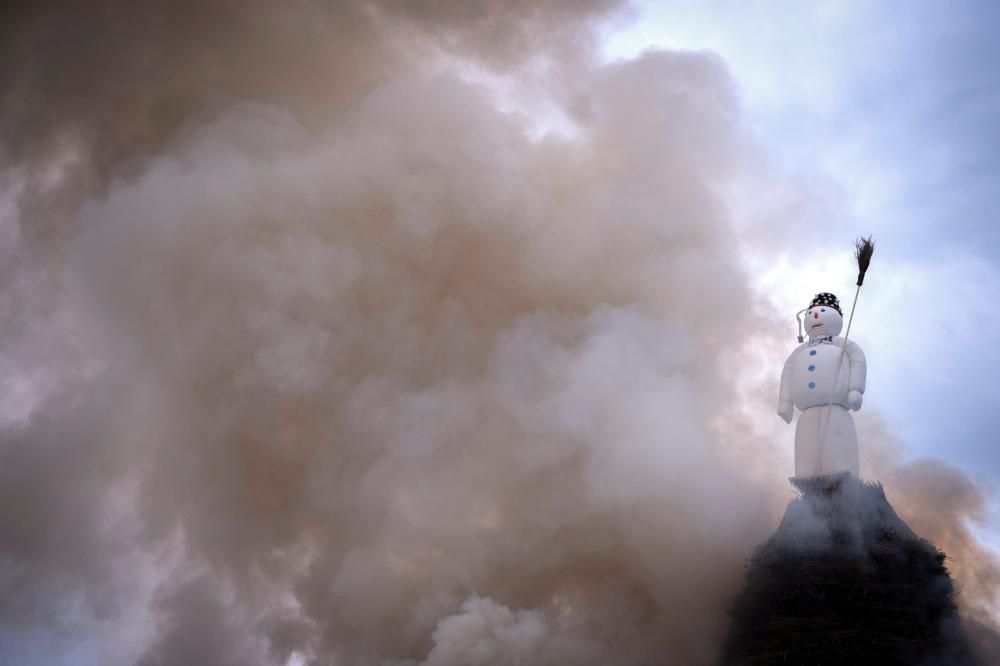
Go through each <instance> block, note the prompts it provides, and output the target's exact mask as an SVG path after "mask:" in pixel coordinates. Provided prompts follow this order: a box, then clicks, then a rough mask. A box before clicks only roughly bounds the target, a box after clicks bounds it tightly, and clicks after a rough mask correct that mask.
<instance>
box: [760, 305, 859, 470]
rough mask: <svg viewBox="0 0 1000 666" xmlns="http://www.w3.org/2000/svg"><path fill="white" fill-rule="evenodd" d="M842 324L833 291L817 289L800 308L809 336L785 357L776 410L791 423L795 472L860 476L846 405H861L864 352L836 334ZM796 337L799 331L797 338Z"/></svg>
mask: <svg viewBox="0 0 1000 666" xmlns="http://www.w3.org/2000/svg"><path fill="white" fill-rule="evenodd" d="M843 326H844V319H843V314H842V312H841V310H840V303H839V302H838V301H837V297H836V296H834V295H833V294H830V293H821V294H817V295H816V298H814V299H813V300H812V303H810V305H809V308H808V309H807V310H806V311H805V329H806V332H807V333H808V335H809V340H808V341H807V342H804V343H803V344H801V345H799V347H798V348H796V349H795V351H793V352H792V353H791V355H790V356H789V357H788V360H787V361H785V367H784V369H783V370H782V372H781V387H780V388H779V390H778V416H780V417H781V418H783V419H784V420H785V423H791V422H792V415H793V413H794V407H798V408H799V409H800V410H802V413H801V414H800V415H799V420H798V423H797V424H796V426H795V476H796V477H797V478H808V477H818V476H827V475H833V474H840V473H843V472H850V473H851V474H853V475H854V476H855V477H858V476H860V473H859V471H860V470H859V468H860V463H859V460H858V436H857V433H856V432H855V429H854V419H853V418H851V414H850V412H849V411H848V410H852V409H853V410H854V411H857V410H859V409H861V398H862V396H863V395H864V392H865V375H866V372H867V368H866V364H865V354H864V352H863V351H861V347H859V346H858V344H857V343H856V342H854V341H853V340H848V341H847V346H846V347H845V346H844V342H845V341H844V338H842V337H838V335H839V334H840V331H841V329H842V328H843ZM799 339H800V340H801V339H802V338H801V336H800V338H799Z"/></svg>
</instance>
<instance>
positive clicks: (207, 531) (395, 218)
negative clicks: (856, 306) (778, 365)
mask: <svg viewBox="0 0 1000 666" xmlns="http://www.w3.org/2000/svg"><path fill="white" fill-rule="evenodd" d="M581 4H582V3H578V2H567V3H544V4H542V5H541V7H544V9H541V8H539V7H538V6H536V4H535V3H528V2H523V3H522V2H513V1H512V2H509V3H490V7H491V8H492V9H491V10H490V11H488V12H487V11H486V10H485V9H482V8H481V7H480V6H478V5H475V6H474V5H470V4H469V3H464V2H461V3H454V4H451V3H430V4H428V5H427V7H429V9H428V10H427V11H416V10H414V9H413V7H414V5H413V4H412V3H406V2H401V3H380V4H375V3H363V2H357V3H331V4H330V5H326V4H318V3H309V2H305V3H300V4H297V5H296V6H295V9H294V10H291V9H288V8H287V7H285V6H281V5H274V4H271V3H260V6H257V5H256V4H254V3H241V4H240V5H239V7H230V6H229V5H228V4H227V3H196V4H193V5H192V6H186V5H183V4H178V3H163V5H162V6H158V7H157V8H155V9H154V8H152V6H151V5H146V6H145V7H144V8H143V9H142V10H141V11H140V10H139V9H130V8H128V7H122V6H119V5H118V4H113V5H108V7H107V8H106V9H104V10H103V11H94V10H93V9H88V10H87V11H84V10H83V9H80V10H73V9H72V8H71V9H68V10H67V9H65V8H60V9H59V10H56V9H50V8H44V7H41V8H39V7H36V6H32V7H30V8H25V9H23V10H20V11H15V10H8V11H11V12H12V14H11V17H10V18H11V20H10V21H4V22H3V25H4V28H3V30H4V31H5V33H6V34H4V35H3V36H2V39H0V43H2V44H4V45H5V46H4V47H3V48H4V49H6V52H5V54H4V55H5V56H6V57H4V58H3V63H4V65H3V67H4V69H3V70H2V74H0V75H2V78H0V83H3V84H5V85H3V86H2V89H3V90H4V91H5V93H4V94H5V97H4V102H5V103H4V105H3V108H4V109H5V111H4V112H3V116H2V119H0V122H2V127H3V129H4V131H3V132H2V133H0V136H3V144H2V155H3V158H4V160H5V162H6V164H7V167H6V169H7V170H6V172H5V176H4V178H5V179H6V182H7V186H6V192H7V194H6V197H7V198H8V199H9V200H11V201H13V202H14V210H13V212H9V213H8V214H7V215H6V217H5V218H4V225H5V227H4V229H5V230H4V234H3V235H2V236H0V238H2V239H3V241H4V243H5V245H4V247H3V250H2V251H3V252H4V255H5V257H6V258H7V259H9V261H6V262H5V266H6V268H5V269H4V274H5V278H9V279H7V280H5V284H6V285H7V286H6V287H5V288H4V291H3V292H2V295H0V298H2V301H0V307H2V310H0V311H2V313H3V321H4V322H5V324H7V323H8V322H9V324H10V325H9V328H6V330H7V331H9V333H7V334H5V339H4V340H3V341H2V345H3V347H2V348H0V353H2V359H0V361H2V363H3V367H4V368H5V369H6V370H7V372H6V379H5V380H4V381H5V387H6V388H5V390H6V391H7V392H8V394H9V395H11V396H15V397H16V398H17V399H16V400H15V399H13V398H8V399H7V400H6V401H5V403H4V429H3V431H2V435H0V436H2V440H0V447H2V449H0V451H2V456H3V458H2V463H3V464H2V465H0V492H2V493H3V496H4V499H5V501H4V502H3V503H2V504H0V534H2V535H3V536H2V537H0V539H2V541H0V586H2V587H0V589H2V591H3V594H0V621H2V623H3V627H4V629H3V632H4V633H3V634H2V635H3V636H4V638H5V640H4V641H3V644H4V645H7V646H9V647H6V648H4V650H5V653H4V654H5V656H8V657H17V658H20V659H22V660H27V659H29V658H31V656H32V655H39V654H42V655H43V657H38V658H39V659H40V660H45V661H47V662H48V663H51V660H52V659H53V658H54V655H53V653H59V652H62V655H63V658H65V659H67V660H70V661H75V662H77V663H79V662H80V661H82V660H86V659H90V660H92V661H94V662H100V663H140V664H144V665H148V666H154V665H155V666H160V665H167V664H269V663H278V664H283V663H289V662H290V663H314V664H351V665H355V664H357V665H367V664H373V665H374V664H380V665H381V664H385V665H389V664H392V665H394V666H402V665H404V664H405V665H409V666H417V665H418V664H426V665H428V666H431V665H433V666H445V665H453V664H466V665H469V664H475V665H483V666H485V665H500V664H514V663H531V664H553V665H556V664H558V665H571V664H654V663H655V664H663V663H675V664H700V663H711V661H712V660H713V659H714V657H715V656H716V654H717V650H718V647H719V644H720V639H721V636H722V635H723V633H724V631H725V626H726V616H725V608H726V605H727V604H728V603H729V601H730V598H731V596H732V594H733V593H734V591H735V590H736V588H737V587H738V585H739V583H740V576H741V574H742V562H743V560H744V558H745V557H746V556H747V555H748V554H749V550H750V548H751V547H752V546H753V544H755V543H757V542H759V541H760V540H762V539H763V538H764V537H765V536H766V534H767V533H768V532H769V531H770V530H771V529H772V528H773V526H774V519H775V511H776V510H778V509H780V506H781V503H782V501H783V499H784V498H785V497H786V495H783V493H785V492H786V491H785V487H786V486H785V485H784V484H783V482H782V480H781V477H782V475H781V474H780V469H778V467H780V466H769V465H767V464H764V463H762V460H768V459H772V458H773V457H774V450H775V448H774V447H775V443H774V442H773V441H772V440H771V439H769V438H766V437H761V436H760V432H759V430H758V429H757V428H758V426H756V425H755V424H754V423H753V422H752V421H751V420H750V419H749V418H748V417H747V416H746V415H745V412H744V411H743V410H741V409H739V405H740V404H741V403H742V401H744V400H745V395H744V393H743V392H742V391H743V390H744V389H745V388H746V387H745V386H743V387H741V386H740V384H741V383H742V384H745V383H746V382H747V381H748V380H747V379H746V378H747V377H748V376H750V375H748V374H747V371H748V369H750V368H751V366H752V365H753V363H752V362H753V361H756V360H757V357H756V356H754V355H749V356H748V355H747V354H744V353H743V352H745V351H747V349H748V347H749V346H750V345H751V344H753V345H764V346H765V347H766V346H767V344H769V338H768V336H767V332H768V331H769V330H770V329H769V326H770V325H769V324H768V323H767V322H766V320H765V317H764V316H763V315H762V314H761V309H760V308H759V307H758V305H760V304H759V303H758V297H756V296H755V295H754V294H753V293H752V292H751V290H750V289H749V287H748V280H747V277H746V275H745V274H744V273H743V271H742V269H741V259H740V256H739V247H738V244H737V239H736V236H735V235H734V233H733V231H732V225H731V220H730V213H729V212H728V205H727V201H726V198H725V196H724V192H725V191H726V190H727V188H728V187H729V185H730V184H731V183H732V182H733V181H734V180H735V179H738V178H740V174H741V173H743V172H744V171H745V170H746V169H748V168H750V167H751V166H752V153H751V151H749V150H748V147H747V145H746V141H745V139H744V137H743V135H742V131H741V127H740V123H739V117H738V104H737V101H736V95H735V93H734V89H733V84H732V82H731V81H730V79H729V77H728V75H727V72H726V70H725V67H724V66H723V64H722V63H721V62H720V61H719V60H718V59H717V58H716V57H714V56H712V55H710V54H700V53H669V52H660V53H650V54H647V55H645V56H643V57H641V58H639V59H638V60H635V61H631V62H626V63H617V64H611V65H601V64H598V62H597V61H596V59H595V58H593V56H592V54H590V46H591V43H592V42H591V40H592V39H593V38H592V35H591V33H590V24H591V22H593V21H596V20H598V19H599V18H601V17H603V16H606V15H607V12H609V11H611V9H612V8H611V7H609V6H605V3H597V2H595V3H588V6H586V7H583V6H581ZM67 12H68V13H67ZM74 12H77V13H76V14H74ZM123 12H124V13H123ZM470 68H471V70H474V71H476V72H480V73H483V72H485V73H486V74H483V75H482V77H481V78H489V77H490V76H497V77H508V78H509V79H511V80H519V81H522V82H523V81H528V83H527V84H525V89H530V90H532V91H534V92H535V93H536V94H544V95H546V96H548V99H549V101H550V102H551V105H552V108H556V109H559V110H560V114H561V117H560V118H559V119H558V122H559V123H562V131H561V132H560V133H547V134H546V133H541V134H540V133H539V128H538V125H537V123H536V120H535V119H533V118H532V117H530V116H528V115H525V114H523V113H519V112H517V111H511V110H507V111H502V110H500V109H501V108H503V107H504V105H503V104H500V103H499V102H498V98H497V93H496V90H495V89H493V88H491V87H490V86H488V85H485V84H476V83H471V82H470V81H469V78H470V77H469V76H467V74H468V71H469V70H470ZM463 77H464V78H463ZM518 77H522V78H520V79H519V78H518ZM12 127H17V128H18V131H17V132H11V131H10V128H12ZM761 331H763V332H764V333H763V334H761V335H758V336H757V337H756V338H752V339H751V338H748V337H747V336H748V334H749V333H755V334H756V333H759V332H761ZM748 358H749V360H747V359H748ZM767 381H770V382H771V385H769V386H767V387H765V389H767V390H771V389H773V378H770V379H768V380H767ZM768 416H770V414H769V413H768ZM774 469H777V470H778V471H772V470H774ZM924 470H925V472H926V475H927V477H928V478H923V477H921V478H920V479H917V478H916V477H914V476H913V475H912V474H911V475H910V476H906V474H907V472H905V471H904V472H901V473H900V475H899V477H898V478H899V479H900V485H901V488H905V489H906V490H905V492H906V493H909V494H907V495H906V497H907V499H906V500H905V501H903V500H902V499H901V500H900V502H899V508H900V510H901V513H904V514H906V506H910V507H920V506H922V504H921V503H922V502H926V501H928V500H927V498H928V497H930V496H936V494H938V490H937V488H938V487H939V486H937V485H936V484H938V483H941V481H940V480H941V479H945V480H947V479H949V478H951V479H953V480H954V485H953V486H949V487H962V488H966V489H967V490H968V492H967V493H965V494H961V493H959V495H960V496H956V495H955V494H953V493H952V494H950V495H949V497H954V498H955V501H954V503H952V504H951V505H950V506H951V509H950V513H949V512H948V511H942V512H941V513H940V514H934V515H940V517H941V520H942V521H957V522H958V523H961V522H962V520H963V519H964V518H965V517H966V516H970V515H971V516H972V517H975V515H976V512H977V511H981V507H982V505H981V502H982V498H981V497H980V496H979V495H978V494H977V491H975V489H974V488H972V487H971V486H968V484H967V482H966V481H965V480H964V479H962V478H961V477H960V476H959V475H957V473H955V472H952V471H948V470H945V471H943V472H942V471H941V470H939V469H934V468H932V466H930V465H928V466H926V467H925V468H924ZM911 471H912V470H911ZM914 473H916V472H914ZM949 475H950V476H949ZM907 479H910V480H911V481H912V483H910V482H906V481H907ZM904 482H905V483H904ZM963 484H964V485H963ZM901 492H902V491H901ZM977 498H978V499H977ZM939 501H940V500H939ZM904 505H905V506H904ZM938 506H939V507H940V504H939V505H938ZM906 517H907V518H909V517H910V516H909V515H906ZM914 526H915V527H917V528H918V529H920V528H921V527H923V528H925V529H927V530H928V531H929V532H931V533H930V534H928V536H931V537H934V536H935V534H938V533H940V532H937V533H935V532H934V530H935V529H940V527H941V523H940V522H934V519H933V518H929V519H928V522H927V523H916V524H915V525H914ZM964 534H966V535H967V532H966V533H964ZM942 545H943V546H946V547H949V548H957V549H962V548H976V547H978V546H977V545H976V544H975V541H974V539H971V538H970V539H967V540H966V541H964V542H962V541H960V540H952V541H950V542H948V543H942ZM953 554H954V553H953ZM963 571H964V570H963ZM969 571H970V572H973V571H975V572H976V573H975V574H974V575H976V576H977V577H980V578H982V579H985V580H987V583H988V584H989V585H990V586H991V589H992V587H993V586H995V585H996V575H995V574H996V571H997V569H996V565H995V563H993V561H992V560H990V561H989V564H988V565H987V564H983V565H981V566H980V567H979V568H973V569H969ZM983 572H985V573H983ZM991 576H992V577H991ZM979 599H981V600H983V602H984V603H986V602H987V601H988V600H990V599H992V596H991V595H990V594H989V593H988V592H985V591H984V594H983V596H982V597H979ZM8 639H9V640H8ZM46 650H49V651H50V652H48V653H46V652H45V651H46Z"/></svg>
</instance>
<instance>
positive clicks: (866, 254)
mask: <svg viewBox="0 0 1000 666" xmlns="http://www.w3.org/2000/svg"><path fill="white" fill-rule="evenodd" d="M874 252H875V243H873V242H872V237H871V236H869V237H868V238H864V237H861V238H859V239H857V241H855V244H854V258H855V259H857V260H858V283H857V287H858V288H857V289H855V290H854V302H853V303H851V316H850V317H849V318H848V319H847V331H845V332H844V346H843V347H841V349H840V358H839V359H838V361H837V374H835V375H834V376H833V377H834V380H833V387H832V388H831V389H830V400H829V401H828V402H827V403H826V420H825V421H824V422H823V425H822V426H821V427H820V434H819V452H818V455H817V456H816V469H815V470H813V476H816V474H817V473H818V472H819V468H820V463H821V462H822V460H823V444H824V442H825V441H826V428H827V426H828V425H830V410H831V409H832V407H833V395H834V393H835V392H836V390H837V384H838V383H839V381H840V368H841V367H843V365H844V356H845V355H846V354H847V340H848V339H849V338H850V337H851V324H852V323H854V309H855V308H856V307H857V305H858V295H859V294H861V285H862V284H864V282H865V273H866V272H867V271H868V266H869V265H870V264H871V263H872V254H874ZM850 381H851V380H850V374H848V379H847V382H848V385H850Z"/></svg>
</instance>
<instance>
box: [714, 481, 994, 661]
mask: <svg viewBox="0 0 1000 666" xmlns="http://www.w3.org/2000/svg"><path fill="white" fill-rule="evenodd" d="M944 559H945V556H944V554H943V553H942V552H941V551H939V550H937V549H936V548H935V547H934V546H933V545H932V544H931V543H929V542H928V541H926V540H924V539H921V538H920V537H918V536H917V535H916V534H914V533H913V531H912V530H911V529H910V528H909V527H908V526H907V525H906V523H904V522H903V521H902V519H900V518H899V516H897V515H896V512H895V511H894V510H893V509H892V506H891V505H890V504H889V502H888V500H887V499H886V497H885V492H884V491H883V489H882V486H881V485H879V484H865V483H862V482H860V481H858V480H857V479H855V478H854V477H849V478H847V479H846V480H844V481H843V482H842V483H840V484H839V485H838V486H837V487H836V488H830V487H825V488H823V489H821V490H819V489H817V490H814V491H813V492H807V493H806V494H804V495H803V496H801V497H799V498H798V499H796V500H794V501H792V502H791V503H790V504H789V506H788V509H787V510H786V512H785V516H784V518H783V519H782V522H781V525H780V526H779V527H778V530H777V532H775V534H774V536H772V537H771V538H770V539H769V540H768V541H766V542H765V543H763V544H762V545H761V546H759V547H758V548H757V550H756V552H755V553H754V555H753V557H752V558H751V560H750V562H749V564H748V568H747V576H746V586H745V588H744V589H743V591H742V592H741V593H740V594H739V596H738V597H737V599H736V601H735V603H734V606H733V608H732V610H731V616H732V626H731V628H730V634H729V637H728V639H727V641H726V645H725V649H724V654H723V659H722V663H723V664H726V665H732V666H735V665H737V664H740V665H742V664H809V665H810V666H813V665H826V664H869V663H870V664H906V665H908V666H909V665H912V664H934V665H936V666H938V665H940V666H945V665H947V666H952V665H955V666H957V665H963V666H964V665H967V664H973V663H974V660H973V657H972V656H971V653H970V651H969V648H968V642H967V640H966V638H965V635H964V633H963V631H962V628H961V624H960V620H959V618H958V614H957V611H956V607H955V603H954V599H953V596H954V589H953V587H952V583H951V579H950V577H949V575H948V570H947V569H946V568H945V566H944Z"/></svg>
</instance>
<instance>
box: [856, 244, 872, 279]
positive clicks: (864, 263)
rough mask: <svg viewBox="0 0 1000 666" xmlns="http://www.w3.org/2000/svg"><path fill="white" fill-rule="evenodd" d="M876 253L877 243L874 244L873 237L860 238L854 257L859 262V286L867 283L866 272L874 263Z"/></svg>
mask: <svg viewBox="0 0 1000 666" xmlns="http://www.w3.org/2000/svg"><path fill="white" fill-rule="evenodd" d="M874 252H875V243H873V242H872V237H871V236H869V237H868V238H864V237H862V238H859V239H858V240H857V242H856V243H855V250H854V256H855V258H857V260H858V286H859V287H860V286H861V285H862V283H864V281H865V271H867V270H868V265H869V264H871V262H872V254H874Z"/></svg>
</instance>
